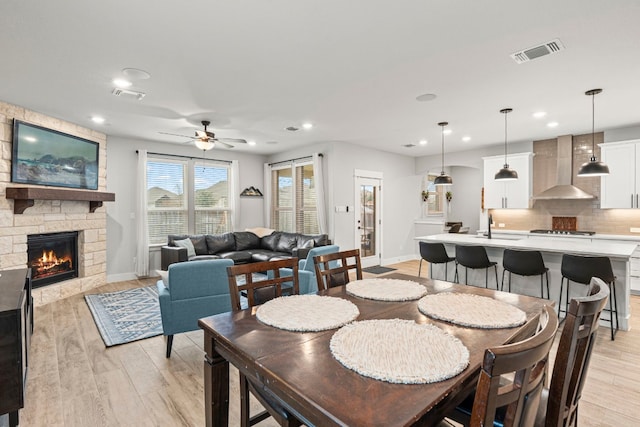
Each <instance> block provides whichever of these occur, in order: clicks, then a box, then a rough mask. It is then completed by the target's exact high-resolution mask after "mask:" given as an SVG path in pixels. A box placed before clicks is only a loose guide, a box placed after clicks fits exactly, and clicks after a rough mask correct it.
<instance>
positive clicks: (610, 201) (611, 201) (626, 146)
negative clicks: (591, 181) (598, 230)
mask: <svg viewBox="0 0 640 427" xmlns="http://www.w3.org/2000/svg"><path fill="white" fill-rule="evenodd" d="M600 150H601V153H602V161H603V162H605V163H606V164H607V166H609V175H607V176H603V177H602V179H601V190H600V198H601V201H600V208H602V209H606V208H628V209H631V208H633V209H638V208H640V205H639V202H640V201H639V200H638V198H639V196H638V194H639V193H640V165H639V162H640V140H633V141H621V142H610V143H608V144H601V145H600Z"/></svg>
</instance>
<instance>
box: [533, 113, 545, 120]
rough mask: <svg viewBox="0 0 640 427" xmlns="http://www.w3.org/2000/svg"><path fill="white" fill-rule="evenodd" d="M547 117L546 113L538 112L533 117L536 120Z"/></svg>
mask: <svg viewBox="0 0 640 427" xmlns="http://www.w3.org/2000/svg"><path fill="white" fill-rule="evenodd" d="M546 115H547V112H546V111H537V112H535V113H533V117H535V118H536V119H541V118H543V117H544V116H546Z"/></svg>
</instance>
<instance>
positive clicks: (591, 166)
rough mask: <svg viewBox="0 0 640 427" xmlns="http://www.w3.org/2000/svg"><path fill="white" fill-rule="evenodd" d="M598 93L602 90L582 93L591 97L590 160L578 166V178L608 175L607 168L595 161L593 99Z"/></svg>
mask: <svg viewBox="0 0 640 427" xmlns="http://www.w3.org/2000/svg"><path fill="white" fill-rule="evenodd" d="M600 92H602V89H591V90H588V91H586V92H585V93H584V94H585V95H587V96H590V97H591V159H590V160H589V161H588V162H586V163H583V164H582V166H580V169H579V170H578V176H605V175H609V166H607V165H606V164H605V163H602V162H599V161H598V160H597V159H596V132H595V97H596V95H597V94H599V93H600Z"/></svg>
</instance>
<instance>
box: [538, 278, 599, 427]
mask: <svg viewBox="0 0 640 427" xmlns="http://www.w3.org/2000/svg"><path fill="white" fill-rule="evenodd" d="M590 283H591V286H590V288H589V295H588V296H586V297H582V298H574V299H572V300H571V303H570V304H569V310H568V311H567V316H566V318H565V321H564V327H563V328H562V334H561V335H560V341H559V343H558V351H557V354H556V359H555V362H554V364H553V374H552V376H551V385H550V387H549V389H545V390H543V392H542V399H541V402H540V407H539V409H538V416H537V418H536V424H535V425H536V426H537V427H538V426H539V427H541V426H546V427H560V426H563V427H564V426H570V425H573V426H577V425H578V403H579V401H580V397H581V394H582V387H583V386H584V381H585V379H586V377H587V370H588V368H589V361H590V359H591V352H592V350H593V346H594V345H595V338H596V333H597V331H598V321H599V319H600V314H601V313H602V311H603V310H604V308H605V307H606V305H607V298H608V297H609V296H610V292H609V287H608V285H607V284H606V283H605V282H604V281H603V280H602V279H599V278H597V277H594V278H592V279H591V282H590Z"/></svg>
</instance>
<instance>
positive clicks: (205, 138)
mask: <svg viewBox="0 0 640 427" xmlns="http://www.w3.org/2000/svg"><path fill="white" fill-rule="evenodd" d="M201 123H202V126H204V130H197V131H196V134H195V136H187V135H178V134H175V133H168V132H159V133H161V134H164V135H173V136H181V137H184V138H189V139H190V140H192V141H195V144H196V147H198V148H199V149H201V150H205V151H207V150H211V149H212V148H213V147H215V146H216V144H220V145H222V146H224V147H227V148H233V147H234V146H233V145H231V144H230V143H234V144H246V143H247V141H245V140H244V139H239V138H216V135H215V134H214V133H213V132H209V131H208V130H207V126H209V125H210V124H211V122H210V121H209V120H203V121H202V122H201ZM187 142H191V141H187Z"/></svg>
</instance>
